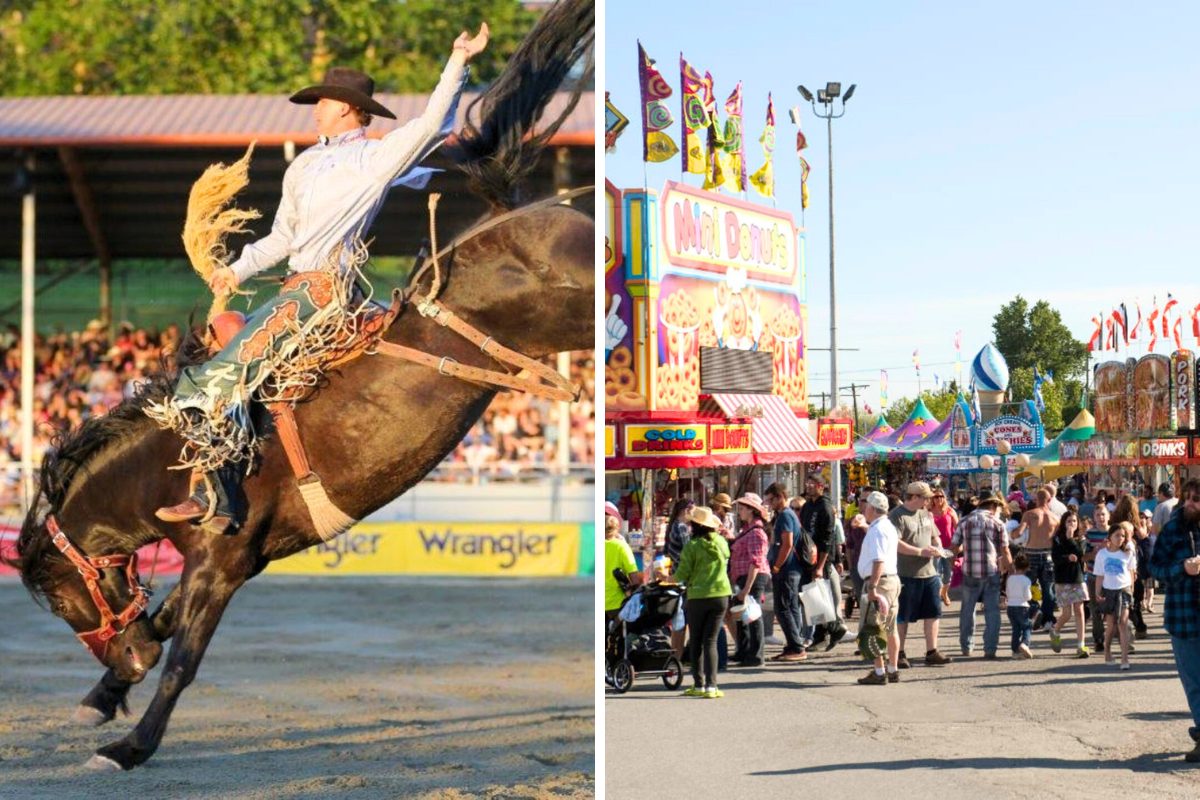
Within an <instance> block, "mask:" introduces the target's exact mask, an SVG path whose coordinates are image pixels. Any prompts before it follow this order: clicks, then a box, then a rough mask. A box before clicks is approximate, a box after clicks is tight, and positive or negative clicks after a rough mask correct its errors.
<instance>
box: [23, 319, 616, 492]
mask: <svg viewBox="0 0 1200 800" xmlns="http://www.w3.org/2000/svg"><path fill="white" fill-rule="evenodd" d="M181 337H182V331H181V330H180V328H179V326H177V325H170V326H168V327H166V328H164V329H163V330H161V331H159V330H156V329H144V328H138V327H135V326H134V325H132V324H130V323H128V322H125V323H121V325H119V326H118V327H117V329H116V332H115V334H113V335H111V336H110V334H109V332H108V330H107V328H106V327H105V326H104V325H103V324H101V323H100V322H99V321H97V320H93V321H92V322H90V323H88V325H87V327H86V328H85V329H84V330H82V331H74V332H70V333H67V332H57V333H54V334H52V335H49V336H41V335H39V336H38V337H37V339H36V342H35V345H34V354H35V355H34V361H35V365H36V371H37V375H36V378H35V384H34V440H33V451H34V452H33V460H34V463H35V464H38V463H41V459H42V457H43V456H44V455H45V453H46V451H47V450H48V449H49V448H51V447H52V446H53V441H54V437H55V436H56V435H57V434H58V433H59V432H60V431H65V430H72V429H74V428H77V427H78V426H79V425H81V424H83V422H84V421H85V420H87V419H88V418H89V417H93V416H97V415H100V414H104V413H106V412H107V411H108V409H110V408H112V407H114V406H116V405H117V404H119V403H120V402H121V401H122V400H124V399H126V398H129V397H132V396H133V394H134V392H135V391H136V389H137V387H138V385H139V384H140V383H141V382H143V381H145V380H146V379H147V378H148V377H150V376H152V375H154V374H155V373H158V372H160V371H162V370H164V369H166V370H172V371H173V370H174V363H173V355H174V353H175V351H176V350H177V348H178V346H179V343H180V340H181ZM0 353H3V363H2V365H0V508H11V507H12V506H14V505H18V504H19V496H18V494H17V492H18V486H19V475H18V467H19V465H20V463H21V457H22V454H21V436H20V397H21V336H20V329H19V328H18V327H17V326H16V325H9V326H8V327H7V328H6V329H5V330H4V331H3V332H2V333H0ZM571 380H572V382H574V383H576V384H577V385H581V386H582V393H581V400H580V401H579V402H578V403H575V404H572V405H571V406H570V410H569V414H570V425H569V432H568V437H569V438H568V446H569V453H570V465H571V466H573V467H574V466H578V467H581V468H582V467H585V466H586V467H587V472H588V474H589V475H590V473H591V464H592V462H593V456H594V445H593V441H594V440H593V433H594V430H595V419H594V414H593V404H592V400H593V397H594V396H595V395H594V388H595V363H594V361H593V359H592V355H591V353H590V352H577V353H572V355H571ZM559 414H560V406H559V404H557V403H553V402H551V401H547V400H542V399H540V398H536V397H532V396H530V395H521V394H500V395H497V397H496V399H495V400H494V401H493V402H492V404H491V405H490V406H489V407H488V409H487V410H486V411H485V412H484V415H483V417H482V418H481V419H480V420H479V421H478V422H477V423H476V424H475V425H474V426H473V427H472V428H471V431H470V433H469V434H468V435H467V437H466V438H465V439H464V440H463V442H462V443H461V444H459V446H458V447H457V448H456V449H455V450H454V452H452V453H451V454H450V455H449V456H448V457H447V458H446V460H445V462H443V464H442V465H441V466H439V468H438V469H437V470H435V472H434V473H433V474H432V475H431V476H430V477H431V478H432V479H434V480H445V481H460V482H472V483H478V482H485V481H489V480H524V479H527V478H534V477H537V476H540V475H545V474H549V473H550V472H551V471H552V470H553V468H554V465H555V463H556V452H557V447H558V438H559V435H560V434H559Z"/></svg>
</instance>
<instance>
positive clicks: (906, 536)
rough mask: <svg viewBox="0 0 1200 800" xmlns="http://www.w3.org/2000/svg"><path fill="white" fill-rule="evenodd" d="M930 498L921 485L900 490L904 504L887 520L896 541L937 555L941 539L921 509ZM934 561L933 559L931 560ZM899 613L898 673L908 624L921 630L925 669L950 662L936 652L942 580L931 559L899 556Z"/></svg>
mask: <svg viewBox="0 0 1200 800" xmlns="http://www.w3.org/2000/svg"><path fill="white" fill-rule="evenodd" d="M931 497H933V490H932V489H930V488H929V484H927V483H925V482H924V481H913V482H912V483H910V484H908V486H907V487H906V488H905V490H904V502H903V503H902V504H901V505H898V506H896V507H895V508H893V509H892V511H891V513H889V514H888V519H889V520H891V523H892V524H893V525H895V526H896V531H897V532H898V534H899V536H900V541H901V542H905V543H907V544H910V545H912V546H913V547H916V548H920V549H921V550H922V551H923V552H928V551H929V550H931V549H936V550H937V551H938V555H940V554H941V550H940V544H941V539H940V536H939V534H938V529H937V525H935V524H934V522H933V515H932V514H930V513H929V511H927V510H926V508H925V505H926V503H928V501H929V498H931ZM935 557H936V556H935ZM898 569H899V573H900V610H899V615H898V617H897V624H898V625H899V630H900V659H899V665H900V668H901V669H907V668H908V667H909V666H910V665H909V661H908V657H907V656H906V655H905V653H904V642H905V639H906V638H907V636H908V626H909V623H912V622H917V621H918V620H921V621H923V622H924V626H925V665H926V666H930V667H940V666H944V665H946V664H949V663H950V659H949V658H947V657H946V656H944V655H942V654H941V653H940V652H939V651H938V647H937V637H938V623H939V622H940V621H941V619H942V578H941V575H940V574H939V573H938V569H937V566H936V565H935V564H934V562H933V558H926V557H924V556H909V555H903V556H900V558H899V561H898Z"/></svg>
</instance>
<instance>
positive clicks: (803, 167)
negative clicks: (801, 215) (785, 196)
mask: <svg viewBox="0 0 1200 800" xmlns="http://www.w3.org/2000/svg"><path fill="white" fill-rule="evenodd" d="M811 171H812V169H811V168H810V167H809V166H808V162H807V161H805V160H804V156H800V210H802V211H803V210H805V209H807V208H808V173H809V172H811Z"/></svg>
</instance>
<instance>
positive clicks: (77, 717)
mask: <svg viewBox="0 0 1200 800" xmlns="http://www.w3.org/2000/svg"><path fill="white" fill-rule="evenodd" d="M178 610H179V584H175V586H174V587H172V588H171V592H170V593H169V594H168V595H167V596H166V597H164V598H163V601H162V603H161V604H160V605H159V607H158V609H157V610H156V611H155V612H154V613H153V614H152V615H151V617H150V621H151V623H152V624H153V625H154V636H155V638H156V639H158V640H159V641H160V642H165V641H166V640H168V639H170V638H171V636H172V635H174V633H175V623H176V622H177V621H178V619H179V615H178V613H177V612H178ZM130 686H132V684H130V683H129V682H128V681H123V680H121V679H120V678H118V677H117V676H116V673H114V672H113V671H112V670H111V669H110V670H108V671H106V672H105V673H104V675H103V676H102V677H101V678H100V682H99V683H97V684H96V685H95V687H93V688H92V690H91V691H90V692H88V694H87V697H85V698H83V700H82V701H81V702H80V704H79V705H78V706H77V707H76V708H75V713H73V714H72V715H71V721H72V722H74V723H75V724H76V725H85V726H87V727H93V728H94V727H98V726H100V725H103V724H104V723H106V722H111V721H112V719H113V718H114V717H116V716H117V711H118V710H120V711H123V712H124V713H125V714H126V715H128V714H129V704H128V703H127V702H126V697H128V695H129V688H130Z"/></svg>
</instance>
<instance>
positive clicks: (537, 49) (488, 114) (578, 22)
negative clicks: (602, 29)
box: [452, 0, 596, 208]
mask: <svg viewBox="0 0 1200 800" xmlns="http://www.w3.org/2000/svg"><path fill="white" fill-rule="evenodd" d="M595 36H596V7H595V2H594V0H559V2H557V3H555V4H554V6H553V7H551V8H550V10H548V11H547V12H546V13H545V14H544V15H543V16H542V17H541V19H539V20H538V22H537V24H536V25H534V27H533V30H531V31H530V32H529V35H528V36H526V37H525V40H524V41H523V42H521V46H520V47H518V48H517V52H516V53H514V54H513V56H512V58H511V59H509V62H508V65H507V66H506V67H505V69H504V72H502V73H501V74H500V77H498V78H497V79H496V80H495V82H494V83H492V85H491V86H489V87H488V89H487V91H485V92H484V93H483V94H481V95H480V96H479V97H477V98H476V99H475V100H474V101H473V102H472V103H471V105H470V106H469V107H468V109H467V122H466V124H465V126H464V128H463V130H462V131H461V132H460V134H459V142H458V144H457V146H456V147H455V148H454V150H453V151H452V154H453V156H454V158H455V160H456V161H457V162H458V166H459V168H460V169H462V170H463V171H464V172H466V173H467V176H468V179H469V181H470V185H471V189H472V191H474V192H475V193H476V194H478V195H480V196H481V197H483V198H484V199H486V200H487V201H488V202H489V203H491V204H492V205H494V206H498V207H500V208H512V207H513V206H515V205H516V204H517V203H518V197H517V191H518V187H519V185H520V182H521V180H522V179H523V178H524V177H525V176H526V175H527V174H528V173H529V172H530V170H532V169H533V167H534V165H535V164H536V163H537V160H538V157H539V152H540V150H541V149H542V147H543V146H545V144H546V142H547V141H549V139H550V137H551V136H553V135H554V133H556V132H557V131H558V129H559V127H561V126H562V124H563V122H564V121H565V120H566V118H567V116H568V115H569V114H570V113H571V112H572V111H573V110H574V108H575V105H576V104H577V103H578V102H579V97H580V95H581V94H582V92H583V85H584V83H585V81H584V80H580V81H578V82H577V84H576V86H575V89H574V90H573V91H572V93H571V94H570V96H569V98H568V99H567V102H566V104H565V106H563V108H561V109H559V110H557V114H556V115H555V116H554V117H553V118H552V119H550V120H547V121H543V124H542V126H541V128H540V130H538V131H537V132H536V133H534V123H535V122H536V121H537V119H538V117H539V116H540V115H541V114H542V112H543V111H544V110H545V108H546V105H547V104H548V103H549V102H550V100H551V98H553V97H554V95H555V93H556V92H557V91H558V89H559V87H560V86H561V85H562V82H563V80H564V79H565V78H566V76H567V73H568V72H570V70H571V68H572V67H573V66H574V65H575V64H576V63H579V62H581V61H582V60H583V59H584V58H586V59H587V61H586V62H585V69H584V73H585V76H586V75H587V74H590V72H591V69H592V59H593V54H592V44H593V42H594V40H595Z"/></svg>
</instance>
